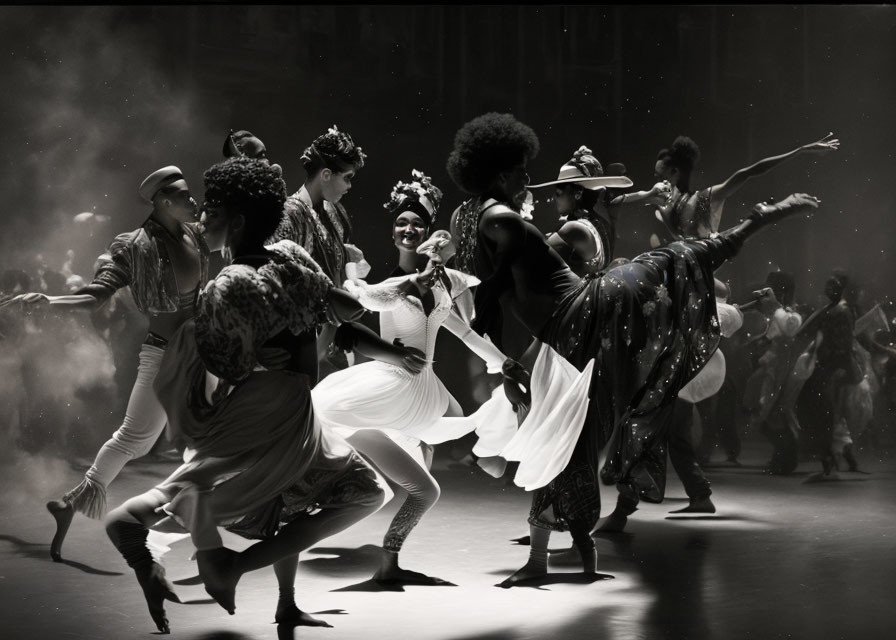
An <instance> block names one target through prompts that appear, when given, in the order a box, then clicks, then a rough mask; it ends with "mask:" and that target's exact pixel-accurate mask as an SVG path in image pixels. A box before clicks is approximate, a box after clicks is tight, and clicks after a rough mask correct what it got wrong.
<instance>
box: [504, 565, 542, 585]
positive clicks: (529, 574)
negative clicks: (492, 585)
mask: <svg viewBox="0 0 896 640" xmlns="http://www.w3.org/2000/svg"><path fill="white" fill-rule="evenodd" d="M547 574H548V570H547V568H546V567H543V566H540V565H538V564H533V563H531V562H527V563H526V564H525V565H523V567H522V568H521V569H518V570H517V571H516V572H515V573H514V574H513V575H512V576H510V577H509V578H507V579H506V580H505V581H504V582H502V583H501V584H499V585H498V586H499V587H503V588H504V589H509V588H510V587H513V586H516V585H518V584H520V583H524V582H525V581H527V580H533V579H535V578H541V577H542V576H546V575H547Z"/></svg>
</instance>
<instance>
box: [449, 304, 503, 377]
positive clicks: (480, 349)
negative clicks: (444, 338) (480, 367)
mask: <svg viewBox="0 0 896 640" xmlns="http://www.w3.org/2000/svg"><path fill="white" fill-rule="evenodd" d="M444 327H445V328H446V329H448V331H450V332H451V333H453V334H454V335H456V336H457V337H458V338H460V339H461V340H462V341H463V343H464V344H465V345H466V346H467V348H468V349H469V350H470V351H472V352H473V353H475V354H476V355H477V356H479V357H480V358H482V360H483V361H484V362H485V366H486V371H487V372H488V373H500V372H501V367H502V365H503V364H504V361H505V360H506V359H507V356H505V355H504V353H503V352H502V351H501V350H500V349H498V347H496V346H495V345H494V344H492V343H491V341H490V340H487V339H486V338H483V337H482V336H480V335H479V334H478V333H476V332H475V331H473V330H472V329H471V328H470V325H468V324H467V323H466V322H464V320H463V318H461V316H460V313H459V312H458V311H457V309H451V314H450V315H449V316H448V317H447V318H446V319H445V323H444Z"/></svg>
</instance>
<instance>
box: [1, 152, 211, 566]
mask: <svg viewBox="0 0 896 640" xmlns="http://www.w3.org/2000/svg"><path fill="white" fill-rule="evenodd" d="M138 192H139V194H140V197H141V198H143V200H145V201H146V202H147V203H148V204H151V205H152V212H151V213H150V215H149V217H148V218H147V220H146V221H145V222H144V223H143V224H142V225H141V226H140V228H138V229H136V230H135V231H131V232H129V233H123V234H121V235H118V236H116V237H115V240H113V241H112V243H111V244H110V245H109V248H108V250H107V251H106V253H104V254H103V255H101V256H100V257H99V260H98V262H99V268H98V269H97V271H96V275H95V276H94V278H93V281H92V282H91V283H90V284H89V285H87V286H86V287H83V288H82V289H79V290H77V291H75V292H74V293H72V294H68V295H58V296H48V295H45V294H42V293H27V294H22V295H20V296H18V298H17V299H16V300H17V301H20V302H21V303H23V305H25V306H26V307H29V308H34V307H36V306H41V305H49V306H50V307H52V308H54V309H65V310H70V309H95V308H97V307H99V306H100V305H102V304H103V303H105V302H107V301H108V300H109V299H110V298H111V297H112V295H113V294H114V293H115V292H116V291H117V290H118V289H121V288H123V287H129V288H130V291H131V294H132V296H133V298H134V302H135V303H136V305H137V308H138V309H139V310H140V311H141V312H142V313H143V314H145V315H146V316H147V317H148V319H149V333H148V334H147V335H146V339H145V340H144V341H143V346H142V347H141V348H140V365H139V368H138V370H137V380H136V382H135V383H134V387H133V389H132V391H131V397H130V400H129V401H128V408H127V412H126V414H125V418H124V422H123V423H122V425H121V426H120V427H119V428H118V430H117V431H116V432H115V433H114V434H113V435H112V438H111V439H110V440H109V441H107V442H106V444H104V445H103V447H102V448H101V449H100V451H99V453H98V454H97V456H96V459H95V460H94V461H93V465H92V466H91V467H90V469H88V470H87V473H86V474H85V476H84V479H83V480H82V481H81V483H80V484H78V485H77V486H76V487H75V488H74V489H72V490H71V491H69V492H67V493H66V494H65V495H63V496H62V498H61V499H60V500H54V501H51V502H48V503H47V509H48V510H49V511H50V513H51V514H52V515H53V517H54V519H55V520H56V535H55V536H54V537H53V542H52V544H51V545H50V557H52V558H53V560H54V561H55V562H61V561H62V543H63V541H64V540H65V535H66V533H67V532H68V528H69V525H70V524H71V521H72V518H73V516H74V514H75V512H76V511H80V512H81V513H84V514H85V515H87V516H88V517H90V518H101V517H103V515H104V514H105V512H106V488H107V487H108V486H109V483H110V482H112V480H114V479H115V477H116V476H117V475H118V473H119V472H120V471H121V469H122V468H123V467H124V465H125V464H126V463H127V462H128V461H129V460H132V459H134V458H139V457H141V456H143V455H146V454H147V453H149V451H150V449H151V448H152V446H153V444H154V443H155V442H156V440H157V439H158V437H159V435H160V434H161V433H162V431H163V429H164V428H165V424H166V417H165V411H164V409H163V408H162V406H161V405H160V404H159V402H158V400H157V399H156V396H155V394H154V393H153V391H152V383H153V380H154V379H155V377H156V373H157V372H158V370H159V363H160V362H161V360H162V356H163V355H164V353H165V348H166V346H167V344H168V340H169V339H170V338H171V336H172V335H173V334H174V332H175V330H176V329H177V328H178V327H179V326H180V325H181V324H183V322H184V321H186V320H188V319H189V318H191V317H192V316H193V310H194V303H195V300H196V294H197V292H198V290H199V286H200V285H202V284H204V283H205V282H206V280H207V279H208V257H209V249H208V246H207V245H206V243H205V240H203V238H202V234H201V233H200V231H199V227H198V225H197V224H195V219H196V201H195V200H194V199H193V196H192V195H191V194H190V190H189V188H188V187H187V183H186V181H185V180H184V177H183V174H182V173H181V171H180V169H178V168H177V167H175V166H168V167H163V168H162V169H159V170H158V171H155V172H153V173H152V174H150V175H149V176H148V177H147V178H146V179H145V180H144V181H143V183H142V184H141V185H140V188H139V189H138Z"/></svg>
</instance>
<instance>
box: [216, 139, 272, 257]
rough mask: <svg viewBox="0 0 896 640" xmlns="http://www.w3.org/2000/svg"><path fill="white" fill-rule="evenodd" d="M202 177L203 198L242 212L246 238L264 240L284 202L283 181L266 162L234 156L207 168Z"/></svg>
mask: <svg viewBox="0 0 896 640" xmlns="http://www.w3.org/2000/svg"><path fill="white" fill-rule="evenodd" d="M203 177H204V179H205V201H206V202H207V203H209V204H214V205H215V206H222V207H226V208H227V209H229V210H231V211H238V212H239V213H241V214H243V216H245V218H246V227H245V234H246V239H247V240H248V241H252V242H255V241H258V242H264V241H265V240H266V239H267V238H268V237H270V236H271V234H273V233H274V231H275V230H276V229H277V225H279V224H280V218H281V217H282V216H283V204H284V203H285V202H286V183H285V182H283V178H282V177H281V174H280V172H278V171H277V170H276V169H275V168H273V167H272V166H271V165H270V164H268V163H267V162H265V161H263V160H256V159H254V158H248V157H246V156H234V157H232V158H228V159H227V160H225V161H223V162H219V163H218V164H216V165H214V166H212V167H210V168H209V169H207V170H206V172H205V174H203Z"/></svg>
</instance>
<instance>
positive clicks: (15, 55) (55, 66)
mask: <svg viewBox="0 0 896 640" xmlns="http://www.w3.org/2000/svg"><path fill="white" fill-rule="evenodd" d="M153 17H154V14H153V10H152V8H150V7H142V8H137V9H124V8H109V7H84V8H64V7H19V8H16V7H5V8H2V9H0V24H2V26H0V34H2V36H3V40H4V42H5V43H6V44H7V45H8V48H9V50H10V51H9V57H8V59H7V60H6V61H5V62H4V65H3V71H2V77H3V79H4V85H5V86H6V87H8V88H11V90H10V91H7V92H6V96H5V97H3V98H0V108H2V111H3V113H4V119H5V122H6V123H5V127H4V130H3V131H2V133H0V152H2V153H3V155H4V156H5V160H6V162H5V166H6V167H7V170H6V171H4V172H3V175H2V176H0V193H2V194H3V196H4V201H5V202H6V205H7V206H6V209H7V210H6V212H5V215H4V216H3V218H2V222H0V225H2V226H0V230H2V231H3V233H2V239H0V250H2V252H3V253H2V255H3V264H0V267H3V268H9V267H10V266H12V265H13V264H15V265H22V264H26V265H27V264H29V263H30V262H31V261H32V260H33V258H32V256H33V255H34V254H36V253H42V254H43V255H44V257H45V259H46V260H47V262H48V264H49V265H50V268H53V269H58V268H59V265H57V264H55V263H57V262H58V263H60V264H61V263H62V260H61V259H58V258H57V257H58V256H62V255H64V254H65V252H66V250H68V249H73V250H74V251H75V254H76V263H75V264H76V270H77V271H78V272H81V273H82V275H87V274H86V272H88V271H90V269H91V268H92V264H93V260H94V259H95V258H96V256H97V255H98V254H99V253H100V252H101V251H102V248H103V246H104V245H105V244H107V243H108V242H109V240H111V238H112V236H114V235H115V234H117V233H121V232H123V231H127V230H130V229H133V228H135V227H136V226H138V225H139V224H140V223H141V222H142V220H143V219H144V218H145V217H146V215H148V213H149V211H148V209H147V207H146V205H145V203H141V202H140V201H139V200H138V198H137V195H136V191H137V186H138V185H139V183H140V181H141V180H142V179H143V178H144V177H145V176H146V175H148V174H149V173H151V172H152V171H153V170H155V169H157V168H159V167H161V166H164V165H166V164H177V163H179V162H181V161H182V159H183V150H178V143H179V142H180V141H182V140H184V139H185V138H186V134H187V133H188V130H190V129H191V128H192V127H193V124H192V123H193V122H194V120H196V119H195V118H194V117H193V111H194V102H195V101H194V99H193V96H192V95H191V93H190V92H189V91H186V90H183V89H180V88H179V87H178V86H177V83H176V82H173V81H172V78H171V76H172V75H174V69H171V68H168V67H167V65H166V64H165V63H164V62H163V61H161V60H160V59H159V51H160V49H161V48H163V47H161V43H159V42H153V41H152V35H153V33H152V31H151V30H149V29H146V28H142V29H139V28H138V26H137V25H138V23H140V22H143V23H144V24H145V22H146V21H147V20H151V19H152V18H153ZM23 34H28V35H30V36H31V37H30V38H25V37H23ZM191 133H193V134H195V131H192V132H191ZM83 213H93V214H95V215H96V216H98V217H97V218H95V219H94V220H92V221H91V222H92V224H87V225H85V224H79V223H77V222H75V220H74V219H75V216H76V215H78V214H83ZM103 217H106V218H107V219H109V221H108V222H106V223H105V224H104V223H103ZM82 218H83V216H82ZM82 221H83V220H82Z"/></svg>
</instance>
